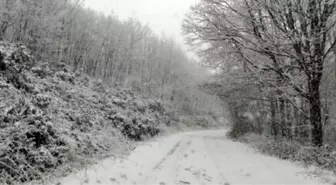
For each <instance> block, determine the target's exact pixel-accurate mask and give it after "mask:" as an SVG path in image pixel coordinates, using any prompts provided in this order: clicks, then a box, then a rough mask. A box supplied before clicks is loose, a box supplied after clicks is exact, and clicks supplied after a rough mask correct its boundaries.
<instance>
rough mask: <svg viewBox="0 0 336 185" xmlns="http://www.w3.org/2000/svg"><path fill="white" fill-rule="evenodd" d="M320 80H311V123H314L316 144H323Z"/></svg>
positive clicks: (313, 139) (313, 140) (313, 130)
mask: <svg viewBox="0 0 336 185" xmlns="http://www.w3.org/2000/svg"><path fill="white" fill-rule="evenodd" d="M319 86H320V83H319V80H314V79H313V80H310V82H309V95H310V96H309V104H310V111H309V112H310V123H311V125H312V127H313V128H312V143H313V144H314V145H315V146H322V145H323V128H322V117H321V100H320V91H319Z"/></svg>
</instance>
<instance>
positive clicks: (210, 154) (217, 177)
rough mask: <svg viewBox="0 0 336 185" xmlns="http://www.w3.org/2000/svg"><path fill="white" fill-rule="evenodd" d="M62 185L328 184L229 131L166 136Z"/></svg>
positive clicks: (141, 145) (84, 171)
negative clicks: (255, 148) (258, 150)
mask: <svg viewBox="0 0 336 185" xmlns="http://www.w3.org/2000/svg"><path fill="white" fill-rule="evenodd" d="M58 184H61V185H81V184H90V185H102V184H139V185H152V184H157V185H173V184H182V185H183V184H191V185H198V184H200V185H205V184H216V185H229V184H230V185H231V184H267V185H269V184H324V183H323V181H322V180H321V179H319V178H315V177H310V176H308V175H307V172H306V170H305V169H304V168H302V167H299V166H298V165H296V164H293V163H290V162H288V161H283V160H278V159H276V158H272V157H268V156H264V155H261V154H258V153H256V152H254V151H253V150H252V149H251V148H249V147H248V146H246V145H244V144H241V143H237V142H233V141H231V140H229V139H227V138H226V137H225V130H218V131H199V132H188V133H181V134H176V135H173V136H169V137H162V138H157V139H155V140H152V141H150V142H144V143H143V144H140V145H139V146H138V147H137V148H136V149H135V150H134V151H133V152H132V153H131V154H130V156H128V157H127V158H124V159H114V158H111V159H107V160H104V161H102V162H101V163H99V164H98V165H96V166H93V167H91V168H90V169H87V170H83V171H81V172H79V173H77V174H73V175H70V176H68V177H66V178H64V179H61V180H60V183H58Z"/></svg>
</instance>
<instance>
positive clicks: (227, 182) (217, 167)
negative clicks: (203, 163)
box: [202, 137, 230, 185]
mask: <svg viewBox="0 0 336 185" xmlns="http://www.w3.org/2000/svg"><path fill="white" fill-rule="evenodd" d="M215 139H216V138H214V139H213V138H210V137H203V140H202V142H203V146H204V150H205V151H206V152H207V154H208V155H209V156H210V159H211V162H212V164H213V166H214V167H215V168H216V169H217V172H218V175H219V176H220V178H221V179H222V180H223V181H224V184H223V185H229V184H230V181H229V179H228V178H227V177H226V176H225V175H224V174H223V173H222V172H221V168H220V166H219V163H218V162H217V161H216V157H215V155H214V153H213V152H212V151H211V150H210V149H209V147H210V144H206V143H205V142H206V141H210V140H215Z"/></svg>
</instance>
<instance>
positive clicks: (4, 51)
mask: <svg viewBox="0 0 336 185" xmlns="http://www.w3.org/2000/svg"><path fill="white" fill-rule="evenodd" d="M172 120H173V119H171V118H170V116H169V115H168V114H167V113H166V111H165V109H164V108H163V105H162V104H161V103H160V102H159V101H157V100H152V99H149V98H143V97H140V96H137V95H136V94H134V93H133V92H132V91H131V90H129V89H122V88H120V89H118V88H113V87H109V86H107V85H106V84H103V83H102V82H101V81H99V80H93V79H91V78H89V77H87V76H86V75H84V74H80V73H73V72H71V71H70V69H69V67H68V66H66V65H62V64H50V63H48V62H45V63H43V62H40V61H37V60H36V59H35V58H34V57H33V56H31V54H30V52H29V50H27V49H26V48H25V47H24V46H21V45H16V44H9V43H3V42H1V43H0V129H1V132H0V184H16V183H17V182H25V181H31V180H40V179H41V178H42V177H46V176H47V174H51V173H54V172H55V171H57V172H58V173H60V174H61V175H65V174H68V173H71V172H72V171H73V170H74V169H76V168H81V167H82V165H83V164H88V163H89V162H90V159H92V158H94V157H106V156H109V155H113V154H114V153H116V152H117V151H127V150H128V149H129V148H130V145H132V143H133V142H130V141H139V140H143V139H144V138H148V137H153V136H156V135H158V134H160V133H161V132H163V131H165V129H166V128H167V127H168V126H170V125H176V123H175V121H172ZM55 169H57V170H55Z"/></svg>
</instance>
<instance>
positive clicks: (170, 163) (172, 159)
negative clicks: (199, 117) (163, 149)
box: [142, 138, 187, 184]
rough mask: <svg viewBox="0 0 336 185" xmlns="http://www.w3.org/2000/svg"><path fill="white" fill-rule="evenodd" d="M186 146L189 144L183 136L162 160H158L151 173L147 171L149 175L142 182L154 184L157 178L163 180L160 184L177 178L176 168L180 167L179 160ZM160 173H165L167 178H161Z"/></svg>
mask: <svg viewBox="0 0 336 185" xmlns="http://www.w3.org/2000/svg"><path fill="white" fill-rule="evenodd" d="M186 146H187V144H186V142H185V141H184V138H181V139H180V140H179V141H178V142H177V143H176V144H175V145H174V147H173V148H172V149H171V150H170V151H169V152H168V153H167V154H166V155H165V156H164V157H163V159H162V160H160V162H158V163H157V164H156V165H155V166H154V167H153V168H152V170H151V171H150V172H149V173H147V174H148V175H147V176H146V178H145V181H144V183H142V184H153V183H156V181H157V180H161V181H162V182H159V184H166V182H164V181H165V180H166V181H167V180H176V177H177V170H176V169H177V168H178V167H177V166H178V160H179V157H180V156H181V153H183V152H184V151H185V150H186V149H187V147H186ZM163 172H167V173H164V174H163ZM172 174H174V175H172ZM160 175H165V176H164V177H166V179H164V178H163V179H161V178H159V176H160ZM167 175H170V178H168V177H167ZM172 176H173V177H172ZM167 178H168V179H167ZM170 184H171V183H170Z"/></svg>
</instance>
